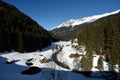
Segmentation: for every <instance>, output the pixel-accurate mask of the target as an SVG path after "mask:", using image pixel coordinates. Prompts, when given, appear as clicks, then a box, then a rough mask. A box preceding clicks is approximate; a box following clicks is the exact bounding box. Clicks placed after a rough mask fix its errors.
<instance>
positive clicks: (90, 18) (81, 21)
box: [51, 9, 120, 30]
mask: <svg viewBox="0 0 120 80" xmlns="http://www.w3.org/2000/svg"><path fill="white" fill-rule="evenodd" d="M118 12H120V9H118V10H116V11H113V12H109V13H104V14H100V15H93V16H88V17H83V18H80V19H70V20H67V21H65V22H63V23H62V24H60V25H58V26H56V27H53V28H52V29H51V30H54V29H58V28H61V27H69V26H72V27H74V26H77V25H80V24H84V23H89V22H93V21H96V20H98V19H100V18H102V17H106V16H109V15H112V14H117V13H118Z"/></svg>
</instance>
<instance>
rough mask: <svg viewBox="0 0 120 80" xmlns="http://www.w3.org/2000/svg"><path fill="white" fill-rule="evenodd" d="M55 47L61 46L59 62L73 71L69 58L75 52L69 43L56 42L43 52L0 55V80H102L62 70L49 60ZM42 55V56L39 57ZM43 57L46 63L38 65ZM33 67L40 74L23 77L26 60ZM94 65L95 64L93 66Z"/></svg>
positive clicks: (71, 61)
mask: <svg viewBox="0 0 120 80" xmlns="http://www.w3.org/2000/svg"><path fill="white" fill-rule="evenodd" d="M56 44H57V45H60V46H63V49H62V51H61V52H60V54H58V56H57V58H58V60H59V61H61V62H63V63H65V64H67V65H68V66H69V67H70V69H73V67H74V65H73V59H71V58H69V55H70V54H71V53H76V50H75V49H73V48H71V46H72V45H71V42H70V41H69V42H63V41H60V42H56V43H52V45H51V46H49V47H47V48H46V49H44V50H43V51H41V52H40V51H36V52H31V53H19V52H10V53H8V52H4V53H0V80H103V79H99V78H90V77H86V76H84V75H82V74H80V73H74V72H71V70H69V69H64V68H62V67H60V66H58V65H57V64H55V63H54V61H53V60H52V59H51V56H52V54H53V53H54V52H53V48H54V47H55V46H56ZM41 55H42V56H41ZM43 57H45V58H47V59H48V62H47V63H40V60H41V59H42V58H43ZM31 58H33V60H32V63H33V66H37V67H39V68H40V69H41V72H39V73H37V74H33V75H23V74H21V72H22V71H24V70H26V69H28V68H29V66H27V65H26V64H25V62H26V61H27V60H28V59H31ZM6 60H11V61H14V63H13V64H7V63H6ZM94 65H95V64H94Z"/></svg>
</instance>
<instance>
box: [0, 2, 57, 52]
mask: <svg viewBox="0 0 120 80" xmlns="http://www.w3.org/2000/svg"><path fill="white" fill-rule="evenodd" d="M54 40H55V38H53V37H52V35H51V34H50V33H49V32H48V31H46V30H45V29H43V28H42V27H41V26H39V25H38V24H37V23H36V22H35V21H33V20H32V19H31V18H30V17H28V16H27V15H25V14H24V13H22V12H20V11H19V10H18V9H17V8H15V7H14V6H13V5H10V4H7V3H5V2H3V1H1V0H0V52H1V51H11V50H15V51H19V52H24V51H26V52H30V51H35V50H37V49H38V50H41V49H42V48H44V47H46V46H48V45H50V44H51V42H52V41H54Z"/></svg>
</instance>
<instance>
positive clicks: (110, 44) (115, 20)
mask: <svg viewBox="0 0 120 80" xmlns="http://www.w3.org/2000/svg"><path fill="white" fill-rule="evenodd" d="M78 43H79V45H84V46H85V47H86V50H87V52H88V54H91V53H92V51H96V52H97V54H100V55H103V54H107V55H108V61H109V62H110V63H111V64H120V12H119V13H118V14H114V15H110V16H107V17H104V18H101V19H99V20H97V21H95V22H93V23H91V24H89V26H88V27H87V28H86V29H83V30H80V31H79V32H78Z"/></svg>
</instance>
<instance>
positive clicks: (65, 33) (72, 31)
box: [51, 10, 120, 40]
mask: <svg viewBox="0 0 120 80" xmlns="http://www.w3.org/2000/svg"><path fill="white" fill-rule="evenodd" d="M119 11H120V10H117V11H114V12H111V13H105V14H102V15H95V16H89V17H84V18H82V19H76V20H74V19H71V20H68V21H66V22H65V23H62V24H60V25H59V26H57V27H54V28H53V29H52V30H51V32H53V33H55V34H56V35H58V36H60V37H61V38H62V39H63V40H70V39H72V38H76V35H77V32H78V31H79V30H80V29H83V28H86V27H87V26H89V24H91V22H94V21H96V20H98V19H100V18H103V17H107V16H109V15H114V14H117V13H118V12H119Z"/></svg>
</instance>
